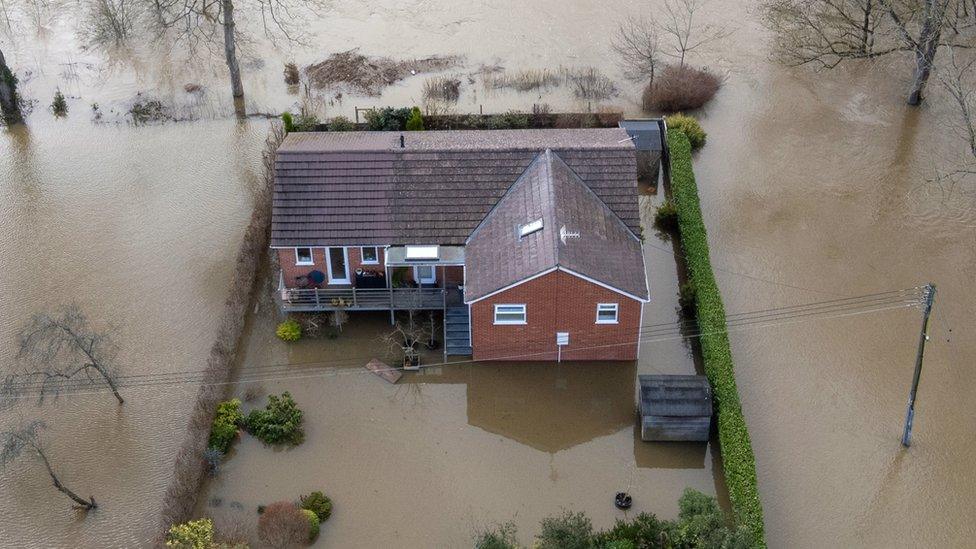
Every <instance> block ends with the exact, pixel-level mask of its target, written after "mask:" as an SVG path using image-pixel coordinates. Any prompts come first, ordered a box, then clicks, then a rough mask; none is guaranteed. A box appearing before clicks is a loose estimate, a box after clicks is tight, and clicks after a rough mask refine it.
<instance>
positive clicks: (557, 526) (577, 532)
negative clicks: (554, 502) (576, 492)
mask: <svg viewBox="0 0 976 549" xmlns="http://www.w3.org/2000/svg"><path fill="white" fill-rule="evenodd" d="M541 526H542V531H541V532H540V533H539V536H538V537H537V538H536V541H537V543H536V547H538V548H539V549H589V548H590V547H592V543H591V542H592V537H593V523H591V522H590V519H589V517H587V516H586V515H584V514H583V513H573V512H571V511H563V513H562V514H561V515H558V516H555V517H546V518H544V519H542V523H541Z"/></svg>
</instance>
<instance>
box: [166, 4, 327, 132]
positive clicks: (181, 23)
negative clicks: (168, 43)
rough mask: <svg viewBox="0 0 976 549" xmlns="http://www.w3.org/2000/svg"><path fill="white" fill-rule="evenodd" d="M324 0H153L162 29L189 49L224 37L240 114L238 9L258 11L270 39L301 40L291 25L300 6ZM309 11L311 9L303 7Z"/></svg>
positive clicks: (226, 55)
mask: <svg viewBox="0 0 976 549" xmlns="http://www.w3.org/2000/svg"><path fill="white" fill-rule="evenodd" d="M323 1H324V0H238V3H237V4H235V2H234V0H152V5H153V9H154V11H155V14H156V18H155V19H156V22H157V24H158V25H159V26H160V27H161V28H162V31H163V32H172V33H175V38H176V40H177V41H185V42H186V43H188V45H189V46H190V49H191V51H196V50H197V47H198V46H199V45H201V44H203V45H204V46H206V47H207V48H209V47H210V46H211V45H213V44H214V43H215V42H216V41H217V35H218V34H220V35H222V38H223V53H224V61H225V62H226V63H227V69H228V71H229V72H230V87H231V94H232V96H233V98H234V103H235V109H236V110H237V111H238V114H239V115H243V113H244V103H243V100H244V84H243V82H242V80H241V67H240V62H239V61H238V52H237V49H238V47H237V46H238V41H240V40H241V37H242V36H243V34H244V33H242V31H241V29H240V28H239V27H238V26H237V21H236V11H237V9H238V8H241V9H247V10H249V11H252V12H257V16H258V18H259V19H260V20H261V24H262V28H263V29H264V33H265V35H266V36H268V37H269V38H271V39H273V40H274V39H276V38H278V37H283V38H284V39H286V40H288V41H290V42H301V41H302V35H301V33H300V32H297V31H296V30H295V29H294V28H292V25H291V20H292V19H294V18H295V17H296V16H297V15H298V12H299V11H302V9H303V8H311V7H313V6H319V5H321V3H322V2H323ZM306 11H311V10H306Z"/></svg>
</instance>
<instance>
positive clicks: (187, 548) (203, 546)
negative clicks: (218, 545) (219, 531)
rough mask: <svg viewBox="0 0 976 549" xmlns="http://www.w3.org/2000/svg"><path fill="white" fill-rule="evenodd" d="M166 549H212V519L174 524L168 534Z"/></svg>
mask: <svg viewBox="0 0 976 549" xmlns="http://www.w3.org/2000/svg"><path fill="white" fill-rule="evenodd" d="M166 547H178V548H179V549H212V548H213V547H214V525H213V521H212V520H210V519H199V520H191V521H189V522H184V523H183V524H174V525H173V526H171V527H170V529H169V532H168V533H167V534H166Z"/></svg>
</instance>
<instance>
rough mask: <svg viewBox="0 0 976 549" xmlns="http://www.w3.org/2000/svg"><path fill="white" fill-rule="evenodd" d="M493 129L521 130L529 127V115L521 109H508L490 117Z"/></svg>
mask: <svg viewBox="0 0 976 549" xmlns="http://www.w3.org/2000/svg"><path fill="white" fill-rule="evenodd" d="M488 125H489V127H490V129H493V130H520V129H523V128H528V127H529V115H528V114H526V113H524V112H519V111H506V112H504V113H502V114H499V115H495V116H493V117H491V118H490V119H489V122H488Z"/></svg>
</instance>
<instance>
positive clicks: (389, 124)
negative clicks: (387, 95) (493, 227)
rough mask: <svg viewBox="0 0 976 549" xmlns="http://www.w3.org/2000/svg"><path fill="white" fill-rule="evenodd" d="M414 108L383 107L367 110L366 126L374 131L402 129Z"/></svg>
mask: <svg viewBox="0 0 976 549" xmlns="http://www.w3.org/2000/svg"><path fill="white" fill-rule="evenodd" d="M411 110H412V109H409V108H407V107H403V108H400V109H394V108H393V107H383V108H382V109H372V110H368V111H366V128H367V129H369V130H372V131H400V130H402V129H404V128H405V127H406V125H407V119H408V118H410V113H411Z"/></svg>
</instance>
